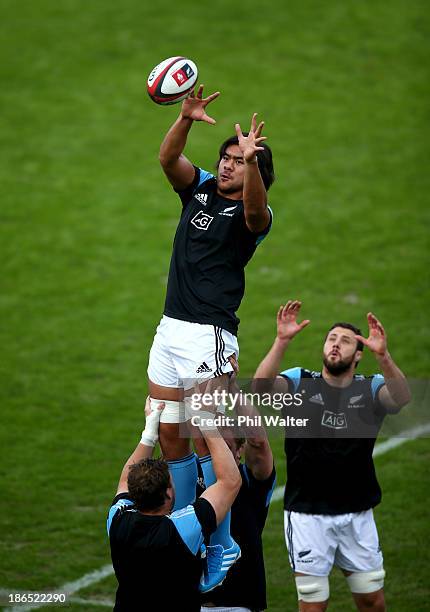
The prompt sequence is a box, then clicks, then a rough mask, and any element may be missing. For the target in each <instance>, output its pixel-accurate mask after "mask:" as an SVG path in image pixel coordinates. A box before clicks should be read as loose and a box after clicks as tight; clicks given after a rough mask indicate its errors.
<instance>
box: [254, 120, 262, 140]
mask: <svg viewBox="0 0 430 612" xmlns="http://www.w3.org/2000/svg"><path fill="white" fill-rule="evenodd" d="M263 128H264V121H261V122H260V123H259V125H258V127H257V129H256V130H255V135H256V136H257V138H258V137H259V136H260V134H261V131H262V129H263Z"/></svg>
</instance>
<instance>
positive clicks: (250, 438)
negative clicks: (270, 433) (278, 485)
mask: <svg viewBox="0 0 430 612" xmlns="http://www.w3.org/2000/svg"><path fill="white" fill-rule="evenodd" d="M229 392H230V393H231V394H233V395H234V396H235V397H236V398H238V401H237V402H235V406H234V407H235V411H236V415H237V416H245V417H249V418H250V420H249V421H247V422H251V423H252V422H254V423H257V422H258V421H257V420H256V418H255V417H257V416H259V412H258V410H257V409H256V408H255V406H254V405H253V404H252V403H251V402H250V401H249V400H248V399H247V398H246V395H242V394H241V393H240V388H239V386H238V384H237V382H236V375H235V374H233V375H232V376H231V378H230V387H229ZM245 438H246V441H245V446H244V450H245V464H246V466H247V468H248V469H249V470H250V471H251V473H252V475H253V476H254V478H255V479H256V480H266V479H267V478H269V476H270V475H271V473H272V471H273V454H272V449H271V448H270V443H269V440H268V438H267V433H266V430H265V428H264V427H263V425H252V426H250V427H248V426H246V429H245Z"/></svg>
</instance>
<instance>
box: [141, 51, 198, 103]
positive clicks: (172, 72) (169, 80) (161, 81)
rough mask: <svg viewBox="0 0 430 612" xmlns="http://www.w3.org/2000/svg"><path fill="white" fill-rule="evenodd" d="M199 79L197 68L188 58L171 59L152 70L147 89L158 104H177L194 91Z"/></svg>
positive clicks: (177, 57)
mask: <svg viewBox="0 0 430 612" xmlns="http://www.w3.org/2000/svg"><path fill="white" fill-rule="evenodd" d="M197 77H198V70H197V66H196V65H195V63H194V62H192V61H191V60H190V59H188V58H186V57H181V56H176V57H169V58H168V59H165V60H164V61H163V62H161V63H160V64H158V65H157V66H155V68H154V69H153V70H151V72H150V74H149V77H148V82H147V89H148V94H149V97H150V98H151V100H154V102H156V104H176V102H180V101H181V100H184V98H186V97H187V96H188V94H189V93H190V91H191V90H192V89H193V87H194V85H195V84H196V81H197Z"/></svg>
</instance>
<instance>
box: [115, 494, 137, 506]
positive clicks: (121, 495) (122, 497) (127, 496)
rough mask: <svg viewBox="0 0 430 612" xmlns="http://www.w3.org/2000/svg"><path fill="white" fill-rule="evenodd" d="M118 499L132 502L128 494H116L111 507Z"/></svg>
mask: <svg viewBox="0 0 430 612" xmlns="http://www.w3.org/2000/svg"><path fill="white" fill-rule="evenodd" d="M120 499H129V500H130V501H133V500H132V499H131V497H130V493H129V492H128V491H126V492H125V493H118V495H115V497H114V498H113V501H112V504H111V505H112V506H114V505H115V504H116V502H117V501H119V500H120Z"/></svg>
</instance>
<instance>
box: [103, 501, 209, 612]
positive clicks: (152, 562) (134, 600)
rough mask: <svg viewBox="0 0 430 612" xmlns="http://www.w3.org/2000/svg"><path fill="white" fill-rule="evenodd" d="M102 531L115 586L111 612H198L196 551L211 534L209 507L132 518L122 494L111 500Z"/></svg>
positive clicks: (131, 507)
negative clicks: (107, 539) (145, 611)
mask: <svg viewBox="0 0 430 612" xmlns="http://www.w3.org/2000/svg"><path fill="white" fill-rule="evenodd" d="M107 530H108V534H109V539H110V547H111V556H112V564H113V567H114V570H115V575H116V577H117V580H118V589H117V593H116V601H115V608H114V611H115V612H142V611H143V610H179V611H180V612H199V611H200V594H199V590H198V585H199V581H200V577H201V575H202V571H203V562H202V560H201V546H202V544H203V541H204V539H205V538H207V537H209V536H210V534H211V533H213V532H214V531H215V530H216V516H215V511H214V510H213V508H212V506H211V504H210V503H209V502H208V501H207V500H205V499H198V500H197V501H196V502H195V503H194V504H193V505H190V506H187V507H186V508H182V509H181V510H177V511H175V512H173V513H172V514H170V515H168V516H154V515H148V514H141V513H140V512H138V511H137V510H136V509H135V507H134V505H133V502H132V501H131V500H130V498H129V494H128V493H121V494H119V495H117V496H116V497H115V499H114V500H113V502H112V507H111V509H110V511H109V516H108V521H107Z"/></svg>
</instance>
